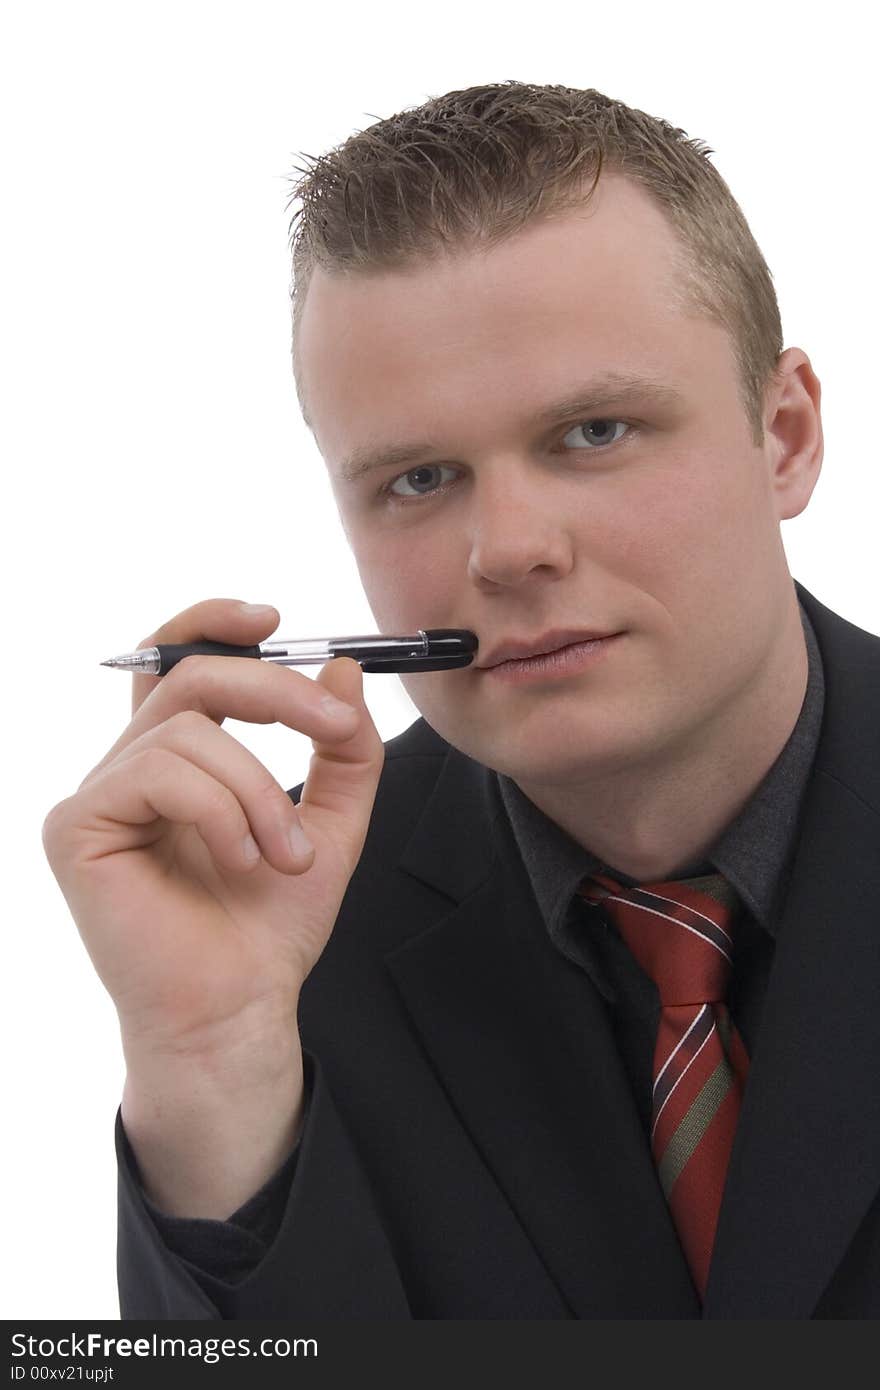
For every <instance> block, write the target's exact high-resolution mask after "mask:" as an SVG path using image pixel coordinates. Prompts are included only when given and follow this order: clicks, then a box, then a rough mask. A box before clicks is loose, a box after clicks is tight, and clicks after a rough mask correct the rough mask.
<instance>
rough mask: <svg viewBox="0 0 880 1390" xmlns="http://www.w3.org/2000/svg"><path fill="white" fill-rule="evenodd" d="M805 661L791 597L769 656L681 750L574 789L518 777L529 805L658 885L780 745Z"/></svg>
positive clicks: (676, 871) (799, 701)
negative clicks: (723, 711)
mask: <svg viewBox="0 0 880 1390" xmlns="http://www.w3.org/2000/svg"><path fill="white" fill-rule="evenodd" d="M808 672H809V661H808V656H807V647H806V641H805V639H804V631H803V626H802V624H801V619H800V608H799V606H798V604H797V601H796V600H795V601H794V603H793V605H792V608H791V609H790V610H789V611H788V614H787V621H786V630H785V633H784V636H783V638H782V640H781V641H778V642H777V643H776V644H775V647H774V651H773V655H772V660H771V661H770V662H768V663H766V669H765V670H764V671H763V673H762V674H761V677H760V679H758V680H756V681H755V682H754V684H753V686H752V688H751V689H750V690H749V691H748V693H747V694H746V695H745V697H744V698H742V699H740V700H738V701H737V702H736V703H735V705H733V706H732V707H731V710H730V712H729V714H728V716H727V717H726V718H725V717H719V720H718V721H717V723H716V725H715V726H713V728H712V729H711V730H707V731H706V732H705V734H704V737H703V739H702V741H700V742H699V743H696V744H695V743H694V742H691V743H690V745H689V746H688V748H687V750H686V751H685V752H684V754H683V755H681V756H679V757H677V758H676V759H674V760H670V761H669V762H667V763H665V764H662V765H659V766H658V765H657V764H654V765H653V766H652V768H651V770H650V772H649V771H647V770H646V769H645V768H638V767H628V768H627V769H626V771H625V772H624V773H623V774H621V775H614V776H609V777H604V776H599V777H596V778H590V780H589V782H588V783H586V784H585V785H583V786H578V787H571V786H567V787H560V786H550V787H546V786H532V785H524V784H523V783H520V784H519V785H520V787H521V790H522V791H523V792H524V793H525V795H526V796H527V797H528V798H529V800H530V801H532V802H534V804H535V805H536V806H537V807H538V808H539V809H540V810H541V811H543V812H544V814H545V815H546V816H548V817H549V818H550V819H551V820H552V821H554V822H555V823H556V824H557V825H559V826H561V827H562V829H563V830H565V831H566V832H567V834H569V835H570V836H571V837H572V839H574V840H576V841H577V842H578V843H579V844H581V845H583V846H584V847H585V848H586V849H588V850H590V851H591V852H592V853H593V854H595V855H596V856H597V857H598V858H599V859H601V860H602V862H603V863H604V864H607V865H608V866H609V867H612V868H615V869H618V870H620V872H621V873H623V874H626V875H628V876H629V877H631V878H634V879H636V880H638V881H639V882H642V883H652V882H653V883H658V882H663V881H664V880H670V879H673V878H675V877H676V876H677V875H680V874H681V873H682V872H683V871H684V870H686V869H687V868H688V867H690V866H692V865H695V864H700V863H702V861H703V860H704V859H705V858H706V856H707V854H708V851H709V850H710V848H711V846H712V845H713V844H714V843H715V842H716V841H717V840H718V838H719V836H720V835H721V834H722V832H723V831H724V830H725V829H726V828H727V826H728V825H730V824H731V822H732V821H733V820H734V819H735V818H736V817H737V816H738V815H739V813H740V811H741V810H742V809H743V807H744V806H745V805H746V803H747V802H748V801H749V800H750V798H751V797H752V796H753V794H754V792H755V791H756V790H757V788H758V787H759V786H760V784H761V782H762V781H763V780H764V778H765V777H766V775H767V773H768V772H769V771H770V768H771V767H772V766H773V764H774V763H775V761H776V759H777V758H778V757H779V754H780V753H781V752H782V749H783V748H784V747H785V745H786V743H787V742H788V740H789V738H790V737H791V734H792V731H793V729H794V727H795V724H796V723H797V720H798V716H799V714H800V711H801V708H802V706H803V702H804V696H805V694H806V688H807V677H808Z"/></svg>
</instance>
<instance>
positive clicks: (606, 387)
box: [336, 373, 684, 483]
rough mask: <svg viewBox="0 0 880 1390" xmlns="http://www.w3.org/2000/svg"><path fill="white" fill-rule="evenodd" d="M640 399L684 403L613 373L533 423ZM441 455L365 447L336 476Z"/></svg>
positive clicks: (348, 477) (426, 449)
mask: <svg viewBox="0 0 880 1390" xmlns="http://www.w3.org/2000/svg"><path fill="white" fill-rule="evenodd" d="M636 399H638V400H640V401H651V402H653V403H654V404H655V405H683V404H684V397H683V396H682V395H681V393H680V392H679V391H677V390H676V389H675V388H674V387H673V386H667V385H665V384H664V383H663V382H661V381H658V380H657V379H656V378H653V377H638V376H635V377H634V376H622V375H621V374H620V373H610V374H609V375H608V376H604V377H598V378H597V379H596V380H594V381H591V382H588V383H587V384H586V385H585V386H581V387H579V388H577V390H575V391H573V392H572V393H571V394H569V395H567V396H564V397H563V398H562V399H561V400H558V401H554V402H553V404H552V405H549V406H547V407H546V408H545V409H544V410H542V411H540V412H539V413H538V414H537V415H535V416H533V418H532V420H531V424H532V425H533V426H534V427H537V428H540V427H541V426H546V425H551V424H552V423H553V422H554V420H558V419H559V418H560V417H562V416H569V415H588V414H589V413H590V412H591V411H595V410H602V409H605V408H607V407H609V406H615V405H625V404H626V403H627V402H629V401H633V400H636ZM438 452H439V450H438V448H437V446H436V444H430V443H412V444H388V445H386V446H385V447H384V448H382V447H378V448H377V447H373V446H372V445H369V444H368V445H363V446H361V448H359V449H355V450H354V452H353V453H351V454H349V455H348V457H347V458H345V459H343V461H342V463H341V464H340V465H339V468H338V469H337V470H336V476H337V478H340V479H341V480H342V481H343V482H347V483H354V482H357V481H358V480H359V479H360V478H363V477H364V475H365V474H367V473H372V472H374V471H375V470H376V469H378V468H392V467H394V468H400V467H402V466H403V465H404V464H407V463H409V464H416V463H418V462H419V460H420V459H423V458H424V457H425V456H426V455H428V454H436V453H438Z"/></svg>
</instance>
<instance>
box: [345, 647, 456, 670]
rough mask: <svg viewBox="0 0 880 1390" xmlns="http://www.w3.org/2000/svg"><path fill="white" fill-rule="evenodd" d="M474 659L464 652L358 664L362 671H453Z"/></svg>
mask: <svg viewBox="0 0 880 1390" xmlns="http://www.w3.org/2000/svg"><path fill="white" fill-rule="evenodd" d="M473 659H474V654H473V652H463V653H462V654H461V656H414V657H410V658H409V659H400V658H398V659H397V660H396V661H395V660H394V658H393V657H392V658H391V659H389V660H386V661H381V660H374V661H360V662H359V663H358V664H359V666H360V668H361V670H362V671H385V672H386V673H389V672H393V671H404V672H406V671H453V670H455V669H456V668H457V667H459V666H470V664H471V662H472V661H473Z"/></svg>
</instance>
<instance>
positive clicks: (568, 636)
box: [476, 628, 617, 669]
mask: <svg viewBox="0 0 880 1390" xmlns="http://www.w3.org/2000/svg"><path fill="white" fill-rule="evenodd" d="M616 636H617V633H616V632H613V631H611V630H609V629H607V628H606V629H605V630H604V631H599V630H598V629H596V630H594V629H577V628H554V629H553V630H552V631H550V632H545V633H544V635H543V636H542V637H534V638H521V639H517V638H510V639H508V640H507V641H503V642H499V643H498V645H497V646H496V647H493V648H492V650H491V651H490V652H489V654H488V656H486V657H485V658H484V660H483V661H479V662H477V663H476V664H477V665H478V666H480V667H482V668H483V669H486V668H488V667H490V666H500V665H501V663H502V662H504V661H522V660H524V659H525V658H527V657H530V656H545V655H546V654H547V653H549V652H555V651H559V649H560V648H561V647H571V646H574V645H575V644H577V643H580V642H597V641H600V640H601V639H602V638H604V637H616Z"/></svg>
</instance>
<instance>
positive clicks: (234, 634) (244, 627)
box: [131, 598, 280, 718]
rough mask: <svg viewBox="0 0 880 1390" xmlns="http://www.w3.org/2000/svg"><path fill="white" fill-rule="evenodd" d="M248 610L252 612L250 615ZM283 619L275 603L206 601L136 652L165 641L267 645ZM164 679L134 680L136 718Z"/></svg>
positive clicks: (172, 621)
mask: <svg viewBox="0 0 880 1390" xmlns="http://www.w3.org/2000/svg"><path fill="white" fill-rule="evenodd" d="M248 608H250V609H251V610H252V611H251V612H247V611H246V610H247V609H248ZM279 618H280V614H279V612H278V609H277V608H273V607H272V605H271V604H250V605H248V604H243V603H242V601H241V600H240V599H235V598H208V599H203V600H202V601H201V603H194V604H192V606H191V607H190V608H184V610H183V612H181V613H178V614H177V615H176V616H175V617H173V618H169V620H168V622H167V623H163V624H162V626H161V627H157V628H156V631H155V632H154V633H152V634H151V636H149V637H145V638H144V640H143V641H142V642H139V643H138V645H137V647H136V648H135V650H136V651H139V652H140V651H144V649H145V648H147V647H158V646H159V644H160V643H163V642H169V643H170V642H232V643H236V644H240V645H241V646H243V647H250V646H253V645H254V644H255V643H257V642H264V641H265V640H266V638H267V637H268V636H269V635H270V634H271V633H273V632H274V631H275V629H276V627H277V626H278V621H279ZM162 679H163V677H162V676H145V675H142V674H138V675H135V676H133V677H132V688H131V713H132V718H134V716H135V715H136V714H137V712H138V710H139V709H140V707H141V705H142V704H143V703H144V700H146V698H147V696H148V695H150V694H151V693H152V692H153V691H154V690H155V689H156V686H157V685H158V684H159V682H160V681H161V680H162Z"/></svg>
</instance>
